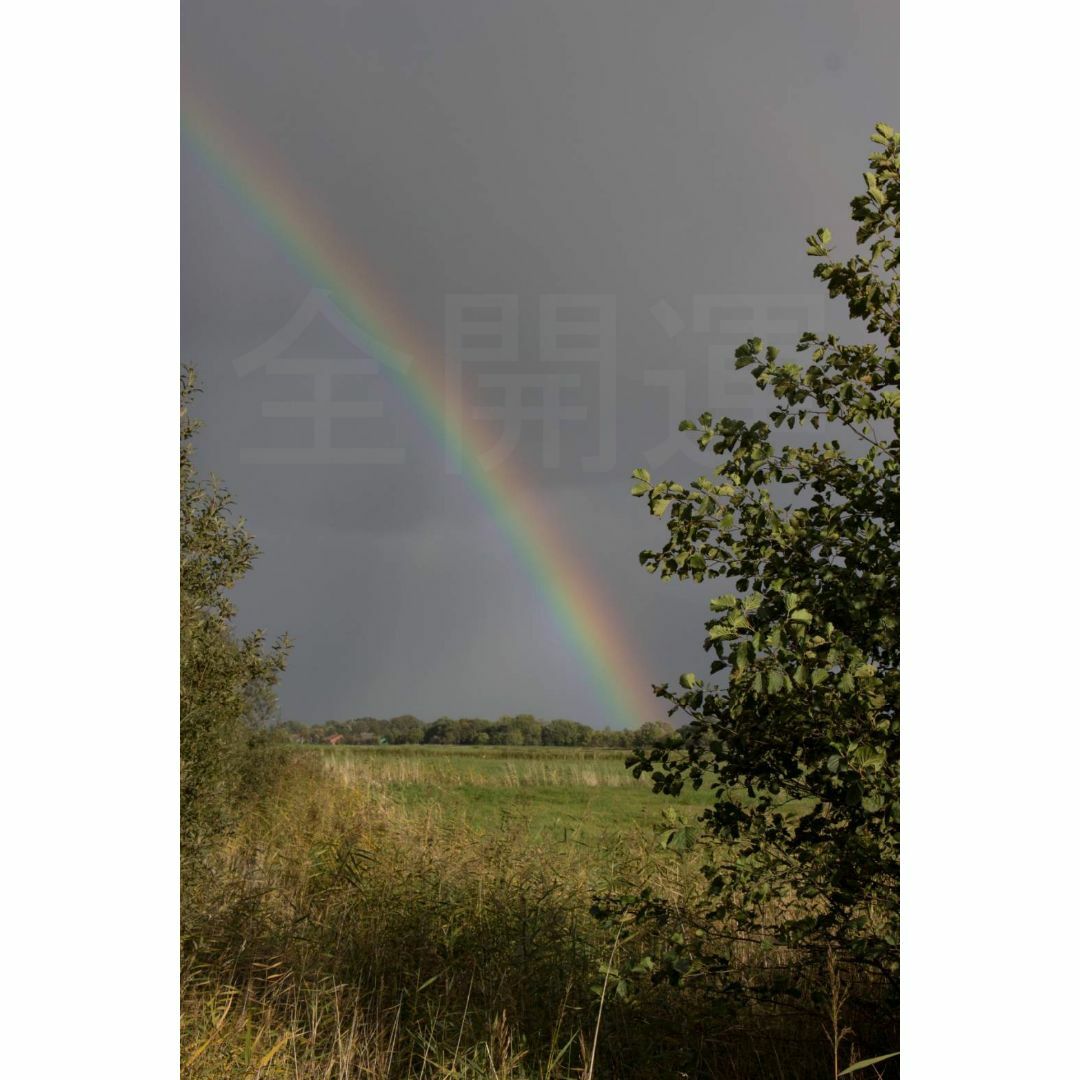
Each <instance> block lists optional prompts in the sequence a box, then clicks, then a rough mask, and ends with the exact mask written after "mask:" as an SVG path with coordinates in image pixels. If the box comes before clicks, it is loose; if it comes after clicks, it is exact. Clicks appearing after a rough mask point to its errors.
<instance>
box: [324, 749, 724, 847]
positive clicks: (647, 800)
mask: <svg viewBox="0 0 1080 1080" xmlns="http://www.w3.org/2000/svg"><path fill="white" fill-rule="evenodd" d="M309 752H314V753H316V754H320V755H322V756H323V759H324V762H325V765H326V768H327V769H328V771H329V772H330V773H331V775H334V776H336V777H337V778H338V779H340V780H341V781H342V782H344V783H346V784H349V785H354V786H358V787H361V788H363V789H364V790H366V791H367V792H368V793H369V794H370V795H372V796H373V797H378V798H382V799H387V800H390V801H392V802H394V803H396V804H398V805H400V806H401V807H402V808H403V809H404V810H405V811H406V812H408V813H410V814H413V815H435V816H437V817H439V818H441V819H443V820H444V821H446V822H447V823H461V824H464V825H467V826H469V827H471V828H474V829H477V830H479V831H481V832H491V831H492V830H494V829H498V828H505V827H506V826H507V825H508V824H511V823H512V824H515V825H518V826H521V827H522V828H523V829H524V830H525V831H526V832H527V833H529V834H531V835H532V836H533V837H534V838H536V839H544V840H547V841H550V842H553V843H586V842H587V843H590V844H595V843H603V841H604V839H605V838H607V839H608V840H620V841H621V840H624V839H625V836H626V834H627V832H641V831H645V832H648V833H651V832H652V828H653V826H654V825H655V823H656V821H657V819H658V817H659V815H660V811H661V810H662V809H663V808H664V807H667V806H670V807H672V808H675V809H679V810H682V811H685V812H686V813H687V814H688V815H690V816H695V815H696V814H698V813H700V809H701V808H702V807H704V806H706V805H707V804H708V802H709V792H708V791H707V790H702V791H697V792H695V791H692V790H691V791H687V792H686V793H684V794H683V795H682V796H680V797H679V798H678V799H672V798H663V799H662V798H661V797H659V796H657V795H654V794H653V792H652V787H651V785H650V783H649V781H648V779H647V778H642V779H637V780H636V779H634V777H633V775H632V773H631V772H630V770H628V769H627V768H626V757H627V753H626V751H625V750H603V749H600V750H596V749H573V748H569V747H504V746H500V747H482V746H476V747H473V746H377V747H361V746H347V747H313V748H311V750H310V751H309Z"/></svg>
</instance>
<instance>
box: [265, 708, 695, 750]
mask: <svg viewBox="0 0 1080 1080" xmlns="http://www.w3.org/2000/svg"><path fill="white" fill-rule="evenodd" d="M275 730H277V731H281V732H284V733H285V734H287V735H288V736H289V738H291V739H292V741H294V742H300V743H313V744H319V743H329V742H330V741H331V740H333V741H334V744H336V745H342V746H374V745H379V744H384V745H392V746H404V745H418V746H419V745H424V744H427V745H430V746H577V747H596V748H598V749H605V748H606V749H627V750H629V749H633V748H635V747H639V746H643V745H652V744H655V743H657V742H662V741H664V740H666V739H667V738H669V737H670V736H671V735H673V734H674V732H675V729H674V727H672V725H671V724H669V723H666V722H663V721H654V722H650V723H646V724H642V725H641V727H639V728H633V729H621V730H620V729H617V728H610V727H605V728H593V727H589V725H588V724H582V723H579V722H578V721H576V720H561V719H560V720H538V719H537V718H536V717H535V716H532V715H531V714H529V713H519V714H518V715H517V716H503V717H500V718H499V719H498V720H485V719H483V718H481V717H459V718H457V719H452V718H451V717H449V716H442V717H439V719H438V720H430V721H424V720H420V719H418V718H417V717H415V716H410V715H404V716H394V717H391V718H390V719H389V720H381V719H378V718H377V717H374V716H361V717H357V718H356V719H353V720H333V721H330V722H329V723H326V724H311V725H309V724H302V723H300V722H299V721H297V720H287V721H285V722H283V723H280V724H277V725H276V727H275Z"/></svg>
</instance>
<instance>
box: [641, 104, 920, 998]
mask: <svg viewBox="0 0 1080 1080" xmlns="http://www.w3.org/2000/svg"><path fill="white" fill-rule="evenodd" d="M872 139H873V141H874V142H875V143H876V144H877V150H876V152H875V153H874V154H873V155H872V156H871V157H870V170H869V171H868V172H867V173H865V174H864V181H865V185H866V191H865V193H864V194H861V195H859V196H858V197H857V198H855V199H854V200H853V201H852V204H851V206H852V217H853V219H854V220H855V222H856V223H857V225H858V229H857V233H856V240H857V245H858V251H857V254H855V255H854V256H852V257H851V258H850V259H848V260H846V261H839V260H837V259H835V258H834V257H833V253H832V252H833V249H832V246H831V241H832V237H831V235H830V233H829V230H828V229H820V230H819V231H818V232H817V233H815V234H814V235H812V236H810V237H808V238H807V245H808V253H809V254H810V255H811V256H812V257H813V258H815V259H817V260H818V262H817V264H816V266H815V268H814V276H815V277H816V278H818V279H820V280H821V281H822V282H823V283H824V284H825V286H826V287H827V289H828V292H829V295H830V296H831V297H842V298H844V299H845V300H846V301H847V305H848V311H849V313H850V315H851V317H852V319H855V320H859V321H861V322H862V323H863V324H864V325H865V331H866V333H865V338H866V340H864V341H861V342H860V343H857V344H845V343H843V342H841V341H840V340H839V339H838V338H837V337H836V336H834V335H831V334H830V335H828V336H819V335H817V334H805V335H804V336H803V338H802V340H801V342H800V343H799V345H798V347H797V349H798V351H799V352H800V353H803V354H804V357H803V359H802V362H787V361H783V360H782V359H781V358H780V356H779V354H778V351H777V350H776V349H775V348H773V347H766V346H764V345H763V343H762V341H761V340H759V339H754V340H751V341H747V342H746V343H745V344H744V345H743V346H741V347H740V348H739V349H738V350H737V352H736V367H737V368H749V372H750V375H751V376H752V377H753V378H754V380H755V382H756V384H757V386H758V388H759V389H760V390H762V391H764V392H766V393H768V394H771V395H772V397H773V398H774V399H775V406H774V408H773V409H772V411H771V413H770V419H769V422H765V421H759V422H754V423H748V422H744V421H741V420H735V419H730V418H720V419H714V418H713V417H712V416H711V415H709V414H708V413H706V414H704V415H702V416H701V417H700V418H699V419H698V420H697V421H696V422H695V421H685V422H684V423H683V424H682V425H681V427H682V429H683V430H688V431H693V432H695V433H696V435H697V444H698V446H699V448H700V449H701V451H702V452H703V453H707V454H710V455H712V456H713V457H715V458H716V464H715V467H714V468H712V469H711V471H710V473H709V474H708V475H702V476H700V477H698V478H697V479H696V480H694V481H693V482H691V483H689V484H688V485H687V486H683V485H682V484H678V483H672V482H667V481H659V482H654V481H653V480H652V478H651V477H650V476H649V474H648V473H647V472H646V471H645V470H643V469H639V470H637V471H636V472H635V474H634V476H635V480H636V484H635V486H634V488H633V489H632V493H633V494H634V495H636V496H638V497H640V498H643V499H647V500H648V503H649V508H650V510H651V512H652V514H654V515H656V516H657V517H661V518H663V519H664V520H665V522H666V525H667V531H668V536H667V542H666V544H665V546H664V548H663V550H661V551H646V552H643V553H642V555H641V561H642V563H643V565H644V566H645V568H646V569H647V570H648V571H649V572H651V573H659V574H660V575H661V577H662V578H665V579H668V578H679V579H687V578H690V579H693V580H695V581H699V582H702V581H711V580H715V579H718V580H722V581H724V582H727V583H730V584H731V585H733V591H731V592H727V593H725V594H723V595H720V596H717V597H716V598H715V599H713V600H712V601H711V602H710V608H711V612H712V617H711V618H710V619H709V620H708V622H707V623H706V638H705V643H704V647H705V649H706V650H707V652H709V653H710V654H711V655H712V662H711V669H710V672H711V675H712V676H714V677H716V678H713V679H710V680H703V679H700V678H698V677H697V676H696V675H694V674H691V673H687V674H685V675H683V676H682V678H681V680H680V686H679V687H678V688H674V689H672V688H669V687H668V686H663V687H658V688H657V692H658V694H659V695H660V696H662V697H663V698H665V699H666V700H668V701H669V702H670V703H671V706H672V708H671V711H672V712H675V711H676V710H682V711H684V712H685V713H687V714H688V716H689V723H688V724H687V725H686V726H685V727H683V728H681V729H680V731H679V737H678V738H677V739H675V740H673V741H672V742H670V743H668V744H666V745H660V746H657V747H654V748H651V749H648V750H646V751H644V752H642V753H640V754H638V755H636V756H635V757H634V758H632V759H631V761H632V764H633V765H634V768H635V770H636V772H637V773H638V774H639V775H640V774H641V773H643V772H645V773H650V774H651V776H652V779H653V783H654V787H655V789H656V790H657V791H663V792H668V793H675V792H678V791H679V790H680V789H681V788H682V787H683V786H684V785H685V784H687V783H689V784H692V785H693V786H694V787H700V786H701V785H702V784H710V785H711V786H712V787H714V788H715V791H716V798H715V801H714V803H713V805H712V806H711V807H710V808H709V809H708V810H707V811H706V813H705V815H704V826H705V831H706V834H707V835H710V836H711V837H712V838H713V839H715V840H716V841H717V843H716V844H715V845H714V850H715V856H714V857H713V858H712V864H711V865H710V866H709V867H708V869H707V874H708V876H709V878H710V882H711V892H712V894H713V897H714V899H715V905H716V908H715V910H716V914H717V915H718V916H720V915H723V916H724V917H725V918H726V919H728V920H729V921H730V920H732V919H733V920H734V921H735V923H736V925H738V926H739V927H740V928H741V930H742V932H743V933H745V935H746V936H748V937H750V936H752V937H755V938H757V939H764V940H767V941H772V942H775V943H777V944H781V945H786V946H788V947H790V948H791V949H792V951H794V952H796V953H799V952H800V951H801V952H802V953H803V954H804V955H807V954H810V953H814V952H818V951H819V950H822V949H824V950H829V951H830V953H831V954H833V955H840V956H842V957H844V958H846V959H847V960H849V961H851V962H853V963H856V964H860V965H867V966H869V967H870V968H872V969H874V970H876V971H878V972H882V973H884V974H885V975H886V976H887V978H888V979H890V980H892V979H893V978H894V977H895V975H896V972H897V967H898V947H897V942H898V915H899V750H900V743H899V721H900V708H899V688H900V682H899V674H900V672H899V667H900V652H899V615H900V611H899V557H898V552H899V524H900V498H899V496H900V484H899V481H900V472H899V468H900V392H899V386H900V348H899V347H900V276H899V262H900V136H899V134H898V133H897V132H895V131H894V130H893V129H892V128H890V127H888V126H887V125H885V124H880V125H878V126H877V128H876V130H875V132H874V134H873V136H872ZM807 429H809V430H807ZM783 431H793V432H795V436H794V438H793V439H792V441H791V442H790V443H786V444H782V443H780V442H779V440H778V439H777V438H776V435H777V433H779V432H783Z"/></svg>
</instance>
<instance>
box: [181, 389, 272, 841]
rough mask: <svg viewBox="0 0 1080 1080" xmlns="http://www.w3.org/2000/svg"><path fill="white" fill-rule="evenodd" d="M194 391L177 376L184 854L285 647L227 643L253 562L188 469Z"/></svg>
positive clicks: (220, 810) (244, 757) (240, 536)
mask: <svg viewBox="0 0 1080 1080" xmlns="http://www.w3.org/2000/svg"><path fill="white" fill-rule="evenodd" d="M197 391H198V387H197V382H196V378H195V373H194V371H193V370H192V369H190V368H187V369H185V371H184V374H183V378H182V381H181V388H180V824H181V843H182V846H183V848H184V850H185V851H191V850H192V849H195V848H198V847H199V846H200V845H201V844H202V843H203V842H204V841H205V840H206V839H207V838H208V837H210V836H212V835H213V834H214V833H216V832H217V831H219V830H220V829H221V828H222V827H223V826H224V825H225V824H226V822H227V820H228V814H229V808H230V806H231V805H232V803H233V802H234V801H235V798H236V796H237V795H238V793H239V791H240V790H241V788H242V787H243V785H244V782H245V779H247V778H249V777H250V775H251V772H252V769H253V767H255V766H256V764H257V762H256V760H255V750H256V743H257V742H258V739H257V732H256V728H257V721H258V720H260V719H262V718H264V717H265V716H267V715H268V714H269V713H271V712H272V711H273V706H272V702H273V689H272V688H273V685H274V684H275V682H276V681H277V677H278V675H279V673H280V672H281V671H282V670H283V669H284V667H285V659H286V654H287V652H288V648H289V643H288V640H287V639H286V638H284V637H283V638H281V639H279V640H278V641H277V642H276V643H275V644H274V645H273V646H272V647H271V648H270V649H269V650H267V648H266V644H265V636H264V634H263V633H262V631H255V632H254V633H252V634H248V635H246V636H237V635H236V634H235V633H234V632H233V629H232V619H233V616H234V614H235V609H234V607H233V604H232V602H231V600H230V599H229V595H228V594H229V590H230V589H231V588H232V587H233V586H234V585H235V584H236V582H237V581H239V580H240V578H242V577H243V576H244V574H246V573H247V572H248V570H249V569H250V568H251V565H252V563H253V561H254V559H255V557H256V556H257V555H258V548H257V547H256V546H255V542H254V540H253V539H252V537H251V534H250V533H248V531H247V529H246V528H245V527H244V521H243V519H242V518H241V519H238V520H234V519H233V517H232V514H231V506H232V498H231V496H230V495H229V493H228V492H227V491H226V490H225V489H224V488H223V487H222V485H221V484H220V483H219V482H218V481H217V480H216V479H215V478H211V479H210V480H209V481H208V482H206V481H203V480H202V479H201V478H200V477H199V475H198V471H197V469H196V466H195V460H194V443H193V439H194V436H195V433H196V431H197V430H198V429H199V426H200V425H199V423H198V421H196V420H194V419H193V418H192V416H191V413H190V406H191V403H192V400H193V399H194V396H195V394H196V393H197Z"/></svg>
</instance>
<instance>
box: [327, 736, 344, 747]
mask: <svg viewBox="0 0 1080 1080" xmlns="http://www.w3.org/2000/svg"><path fill="white" fill-rule="evenodd" d="M344 737H345V736H344V735H331V736H330V738H329V739H327V740H326V741H327V742H328V743H329V744H330V745H331V746H337V744H338V743H339V742H341V740H342V739H343V738H344Z"/></svg>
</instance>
